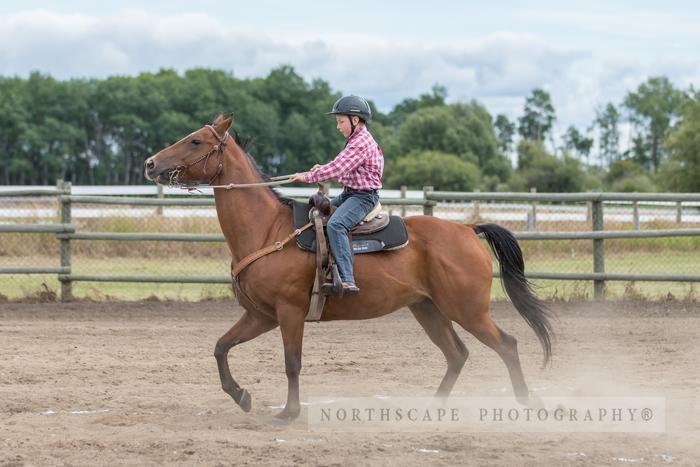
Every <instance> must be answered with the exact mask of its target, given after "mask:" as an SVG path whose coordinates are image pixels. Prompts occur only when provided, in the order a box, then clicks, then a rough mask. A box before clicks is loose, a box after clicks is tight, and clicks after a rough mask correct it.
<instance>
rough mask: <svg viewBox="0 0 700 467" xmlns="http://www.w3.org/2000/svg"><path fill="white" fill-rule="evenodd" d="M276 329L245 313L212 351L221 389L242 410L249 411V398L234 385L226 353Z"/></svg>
mask: <svg viewBox="0 0 700 467" xmlns="http://www.w3.org/2000/svg"><path fill="white" fill-rule="evenodd" d="M276 327H277V323H276V322H274V321H271V320H267V319H264V318H258V317H256V316H254V315H251V314H250V313H248V312H245V313H244V314H243V316H241V319H239V320H238V321H237V322H236V324H234V325H233V327H232V328H231V329H230V330H229V331H228V332H227V333H226V334H224V335H223V336H222V337H221V339H219V341H218V342H217V343H216V348H215V349H214V357H215V358H216V364H217V366H218V367H219V378H220V379H221V387H222V389H223V390H224V392H226V394H228V395H229V396H231V397H232V398H233V400H234V401H236V403H237V404H238V405H239V406H240V407H241V409H243V411H245V412H248V411H250V407H251V398H250V394H249V393H248V391H246V390H245V389H243V388H242V387H240V386H239V385H238V383H236V381H235V380H234V379H233V377H232V376H231V370H230V369H229V366H228V352H229V350H231V348H232V347H233V346H235V345H238V344H242V343H243V342H246V341H249V340H251V339H254V338H256V337H258V336H259V335H260V334H263V333H265V332H267V331H269V330H271V329H274V328H276Z"/></svg>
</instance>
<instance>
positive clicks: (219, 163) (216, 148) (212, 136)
mask: <svg viewBox="0 0 700 467" xmlns="http://www.w3.org/2000/svg"><path fill="white" fill-rule="evenodd" d="M232 120H233V118H232V117H230V116H229V117H224V116H223V114H220V115H219V116H218V117H217V118H216V120H214V123H212V124H211V125H206V126H204V127H202V128H200V129H199V130H197V131H195V132H193V133H190V134H189V135H187V136H185V137H184V138H182V139H181V140H180V141H178V142H177V143H175V144H172V145H170V146H168V147H167V148H165V149H163V150H162V151H160V152H158V154H156V155H155V156H151V157H149V158H148V159H146V162H145V170H144V175H145V176H146V178H147V179H148V180H152V181H155V182H157V183H163V184H171V185H192V184H198V183H202V182H204V183H211V182H213V181H214V179H215V178H216V177H217V176H218V175H219V174H220V173H221V169H222V167H223V151H224V146H225V145H226V144H228V143H232V140H231V138H229V135H228V129H229V127H230V126H231V122H232ZM212 156H213V157H212ZM212 158H213V159H214V160H212V161H210V160H209V159H212Z"/></svg>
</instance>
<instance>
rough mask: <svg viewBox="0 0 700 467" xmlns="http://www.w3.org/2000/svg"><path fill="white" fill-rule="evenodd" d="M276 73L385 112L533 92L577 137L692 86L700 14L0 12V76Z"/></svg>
mask: <svg viewBox="0 0 700 467" xmlns="http://www.w3.org/2000/svg"><path fill="white" fill-rule="evenodd" d="M280 65H291V66H293V67H294V69H295V70H296V71H297V73H299V74H300V75H302V76H303V77H304V78H306V79H307V80H312V79H315V78H321V79H324V80H326V81H328V82H329V83H330V85H331V86H332V88H333V89H334V90H337V91H340V92H342V93H344V94H349V93H352V94H359V95H363V96H365V97H367V98H369V99H372V100H373V101H374V102H375V103H376V104H377V106H378V107H379V109H380V110H382V111H384V112H388V111H389V110H391V108H392V107H393V106H394V105H396V104H397V103H399V102H400V101H402V100H403V99H405V98H408V97H417V96H419V95H420V94H423V93H429V92H430V90H431V87H432V86H433V85H434V84H440V85H443V86H445V87H446V88H447V91H448V101H449V102H459V101H469V100H472V99H475V100H477V101H479V102H481V103H482V104H483V105H485V106H486V108H487V109H488V110H489V111H490V112H491V114H492V115H494V116H495V115H496V114H498V113H504V114H505V115H507V116H508V117H509V118H510V119H511V120H515V119H517V117H519V116H520V115H521V114H522V109H523V104H524V101H525V98H526V97H527V96H528V95H530V93H531V92H532V90H533V89H534V88H537V87H540V88H543V89H545V90H547V91H548V92H549V93H550V95H551V96H552V102H553V105H554V108H555V110H556V114H557V122H556V127H555V130H556V131H557V132H559V133H561V132H563V131H564V130H565V129H566V128H567V127H568V126H569V125H574V126H576V127H578V128H579V129H580V130H582V131H585V130H586V128H587V127H588V126H589V125H590V124H591V122H592V121H593V119H594V118H595V112H596V109H598V108H601V107H602V106H604V105H605V104H606V103H608V102H612V103H613V104H615V105H618V104H620V103H621V102H622V99H623V98H624V96H625V95H626V93H627V92H629V91H633V90H635V89H636V87H637V86H638V85H639V84H640V83H642V82H644V81H645V80H646V79H648V78H649V77H651V76H658V75H665V76H667V77H668V78H669V79H670V80H671V81H672V82H673V83H674V84H675V85H676V86H677V87H680V88H683V89H686V88H688V87H689V86H690V85H694V86H695V87H696V88H697V87H700V86H699V85H700V2H698V1H697V0H695V1H677V0H666V1H663V2H661V1H649V0H636V1H629V0H618V1H612V0H609V1H600V0H589V1H586V2H581V1H570V2H562V1H553V0H534V1H528V2H523V1H515V0H510V1H508V0H506V1H498V0H494V1H490V2H474V1H461V2H460V1H458V0H431V1H420V2H418V1H410V0H403V1H395V0H387V1H380V0H372V1H368V0H348V1H343V2H338V1H332V2H329V1H309V0H296V1H292V2H273V1H268V0H248V1H245V2H239V1H226V2H224V1H217V2H215V1H210V0H197V1H194V0H190V1H183V0H168V1H164V0H163V1H161V0H157V1H144V0H142V1H138V2H137V1H132V0H123V1H106V0H101V1H99V2H97V1H95V2H85V1H84V0H79V1H73V0H67V1H45V0H22V1H7V0H0V75H2V76H15V75H17V76H23V77H24V76H27V75H28V74H29V73H30V72H31V71H33V70H39V71H41V72H44V73H48V74H51V75H52V76H54V77H56V78H59V79H69V78H86V77H97V78H103V77H106V76H110V75H136V74H138V73H140V72H144V71H157V70H158V69H160V68H172V69H175V70H178V71H184V70H186V69H188V68H192V67H209V68H220V69H224V70H227V71H230V72H232V73H233V74H234V75H236V76H238V77H241V78H247V77H258V76H266V75H267V73H268V72H269V71H270V70H271V69H272V68H275V67H277V66H280ZM330 105H332V103H329V106H330ZM240 118H245V117H244V116H240ZM623 136H624V135H623Z"/></svg>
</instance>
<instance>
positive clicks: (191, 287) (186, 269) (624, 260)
mask: <svg viewBox="0 0 700 467" xmlns="http://www.w3.org/2000/svg"><path fill="white" fill-rule="evenodd" d="M52 260H53V258H52ZM57 262H58V260H57V259H55V260H53V261H47V259H46V258H45V257H43V256H26V257H22V258H8V257H5V256H0V267H8V266H15V267H16V266H38V265H43V266H56V265H57ZM229 263H230V259H229V256H228V253H222V254H220V255H219V257H218V258H208V257H188V258H181V257H177V256H172V255H171V256H167V257H164V258H151V257H144V258H134V257H113V258H109V260H105V259H104V258H93V257H91V256H80V255H74V256H73V266H72V272H73V273H74V274H94V275H145V276H148V275H154V276H167V275H171V276H194V277H196V276H219V277H228V275H229V267H230V266H229ZM525 264H526V270H527V271H539V272H590V271H592V270H593V266H592V259H591V258H590V257H586V256H580V257H579V256H574V257H542V256H535V257H532V258H530V257H529V256H528V255H526V263H525ZM494 266H495V267H497V266H496V265H495V264H494ZM605 268H606V271H608V272H619V273H623V272H630V273H638V274H652V273H657V274H664V273H668V274H671V273H675V274H695V275H698V274H700V261H698V257H697V255H693V254H687V253H686V254H683V253H677V252H661V253H658V254H652V253H637V254H629V253H627V252H621V253H611V254H609V255H607V256H606V258H605ZM0 278H1V279H2V280H1V282H0V294H1V295H3V296H5V297H8V298H10V299H19V298H23V297H35V296H39V295H40V294H41V293H42V292H44V295H43V296H46V293H45V292H46V290H47V289H48V290H49V291H59V290H60V283H59V282H58V279H57V278H56V276H55V275H51V274H46V275H38V274H34V275H4V276H0ZM533 282H534V284H535V286H536V288H537V292H538V295H540V296H541V297H542V298H545V299H554V300H572V299H590V298H591V297H592V296H593V285H592V283H591V282H582V281H554V280H536V281H533ZM42 284H45V286H43V285H42ZM73 293H74V295H75V296H76V297H78V298H91V299H96V300H104V299H119V300H143V299H147V298H149V297H156V298H158V299H175V300H190V301H197V300H206V299H219V298H227V297H228V298H230V297H232V292H231V287H230V286H229V285H224V284H160V283H138V282H137V283H130V282H124V283H121V282H120V283H116V282H75V283H74V284H73ZM669 293H671V294H672V295H673V296H674V297H676V298H679V299H681V298H684V297H689V296H692V294H694V293H695V291H694V288H693V287H692V286H691V285H690V284H688V283H671V282H637V283H634V284H630V283H629V282H608V283H607V284H606V294H607V296H608V297H609V298H611V299H615V298H631V297H632V296H636V297H645V298H648V299H658V298H665V297H667V296H668V294H669ZM492 296H493V297H494V299H503V298H504V297H505V295H504V293H503V290H502V289H501V286H500V283H499V281H498V280H495V281H494V287H493V292H492Z"/></svg>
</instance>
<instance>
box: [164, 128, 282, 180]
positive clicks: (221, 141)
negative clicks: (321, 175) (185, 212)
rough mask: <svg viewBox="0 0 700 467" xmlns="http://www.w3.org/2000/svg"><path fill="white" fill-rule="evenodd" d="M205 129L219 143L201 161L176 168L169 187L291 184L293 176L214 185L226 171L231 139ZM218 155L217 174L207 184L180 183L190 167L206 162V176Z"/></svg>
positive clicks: (171, 174) (172, 172)
mask: <svg viewBox="0 0 700 467" xmlns="http://www.w3.org/2000/svg"><path fill="white" fill-rule="evenodd" d="M204 128H208V129H209V130H210V131H211V132H212V134H213V135H214V136H215V137H216V139H217V140H218V143H216V144H214V145H212V148H211V149H210V150H209V152H207V153H206V154H204V155H203V156H201V157H200V158H199V159H197V160H195V161H193V162H190V163H188V164H184V165H179V166H177V167H175V168H174V169H173V170H172V171H171V172H170V175H169V177H168V178H169V181H168V185H169V186H172V187H176V188H182V189H185V190H195V189H197V188H224V189H226V190H230V189H232V188H252V187H257V186H272V185H284V184H286V183H291V180H290V178H291V175H281V176H279V177H271V178H270V180H271V181H269V182H259V183H229V184H228V185H214V180H216V178H217V177H218V176H219V175H221V172H222V171H223V169H224V160H223V158H224V147H225V146H226V143H227V142H228V139H229V134H228V131H226V132H225V133H224V135H223V136H221V135H220V134H219V133H218V132H217V131H216V129H215V128H214V127H213V126H212V125H205V126H204ZM214 153H216V155H217V161H218V166H217V168H216V172H215V173H214V175H212V177H211V178H210V179H209V180H208V181H207V183H206V184H201V183H196V182H195V183H193V184H191V183H185V182H182V181H180V179H179V178H180V175H182V174H184V173H185V172H187V170H189V168H190V167H193V166H195V165H197V164H199V163H200V162H202V161H204V167H203V168H202V171H203V172H204V173H205V174H206V173H207V163H208V162H209V158H210V157H211V155H212V154H214Z"/></svg>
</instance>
